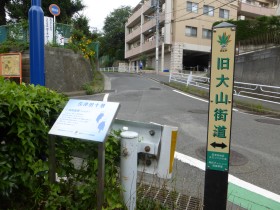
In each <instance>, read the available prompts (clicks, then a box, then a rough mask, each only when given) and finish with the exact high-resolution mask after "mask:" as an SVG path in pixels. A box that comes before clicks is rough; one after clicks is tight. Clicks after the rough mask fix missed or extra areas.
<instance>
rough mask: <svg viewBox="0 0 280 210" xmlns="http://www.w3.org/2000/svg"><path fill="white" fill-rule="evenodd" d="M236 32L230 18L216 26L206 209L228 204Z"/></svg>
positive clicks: (213, 44) (218, 207) (209, 114)
mask: <svg viewBox="0 0 280 210" xmlns="http://www.w3.org/2000/svg"><path fill="white" fill-rule="evenodd" d="M235 32H236V26H235V25H233V24H230V23H226V22H223V23H220V24H218V25H216V26H214V27H213V30H212V47H211V49H212V55H211V78H210V91H209V113H208V133H207V150H206V170H205V185H204V210H226V207H227V191H228V171H229V158H230V141H231V121H232V104H233V86H234V81H233V78H234V61H235Z"/></svg>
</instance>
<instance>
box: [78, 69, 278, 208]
mask: <svg viewBox="0 0 280 210" xmlns="http://www.w3.org/2000/svg"><path fill="white" fill-rule="evenodd" d="M106 75H107V78H108V79H109V81H110V84H111V90H112V91H111V92H110V93H109V98H108V101H112V102H120V104H121V108H120V111H119V112H118V115H117V118H119V119H126V120H133V121H141V122H154V123H159V124H165V125H171V126H177V127H178V128H179V132H178V140H177V147H176V152H177V154H182V155H186V156H187V157H192V158H195V159H196V160H198V161H199V160H200V161H202V162H205V147H206V142H207V122H208V103H207V102H206V101H203V100H199V99H197V98H192V97H189V96H185V95H183V94H180V93H178V92H175V91H174V89H172V88H170V87H167V86H164V85H161V84H159V83H157V82H155V81H153V80H151V79H148V78H147V77H146V76H145V77H144V76H141V75H136V74H126V73H107V74H106ZM103 96H104V94H99V95H93V96H84V97H80V98H81V99H92V100H102V99H103ZM279 145H280V121H279V120H275V119H270V118H265V117H262V116H257V115H251V114H247V113H244V112H242V111H241V110H237V111H234V112H233V118H232V135H231V162H230V169H229V174H231V175H233V176H234V177H237V178H239V179H241V180H243V181H245V182H247V183H250V184H253V185H255V186H258V187H260V188H262V189H264V190H267V191H269V192H271V193H272V194H275V195H276V200H277V199H278V198H279V197H277V196H278V195H279V194H280V179H279V174H280V146H279ZM178 159H180V158H178V157H177V158H176V161H175V164H174V172H173V177H175V178H174V179H173V180H172V185H173V186H174V187H176V189H178V190H180V191H182V192H185V193H188V194H190V195H192V196H196V197H200V198H201V197H203V190H204V171H203V170H201V168H199V166H197V165H196V163H195V162H194V163H193V164H191V165H190V164H189V163H188V164H186V163H185V162H184V161H182V160H181V161H179V160H178ZM256 193H258V192H256ZM278 202H280V201H278ZM264 206H265V205H264ZM249 208H250V207H248V209H249ZM251 209H254V208H253V207H252V208H251ZM260 209H261V208H260ZM264 209H266V208H264ZM271 209H273V208H271Z"/></svg>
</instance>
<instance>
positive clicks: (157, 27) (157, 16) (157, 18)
mask: <svg viewBox="0 0 280 210" xmlns="http://www.w3.org/2000/svg"><path fill="white" fill-rule="evenodd" d="M156 1H157V2H156V73H157V74H158V73H159V69H158V66H159V65H158V45H159V0H156Z"/></svg>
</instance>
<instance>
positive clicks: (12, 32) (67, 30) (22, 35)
mask: <svg viewBox="0 0 280 210" xmlns="http://www.w3.org/2000/svg"><path fill="white" fill-rule="evenodd" d="M72 30H73V27H72V26H71V25H66V24H62V23H56V33H55V34H56V35H59V36H60V37H63V38H64V43H66V44H67V43H68V40H69V38H70V37H71V34H72ZM7 40H15V41H19V42H25V43H28V42H29V30H28V25H27V26H24V25H23V24H11V25H4V26H0V43H3V42H5V41H7Z"/></svg>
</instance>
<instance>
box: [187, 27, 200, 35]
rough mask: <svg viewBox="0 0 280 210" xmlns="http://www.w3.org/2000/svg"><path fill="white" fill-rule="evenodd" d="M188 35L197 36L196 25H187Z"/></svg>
mask: <svg viewBox="0 0 280 210" xmlns="http://www.w3.org/2000/svg"><path fill="white" fill-rule="evenodd" d="M185 35H186V36H192V37H197V28H196V27H191V26H186V32H185Z"/></svg>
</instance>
